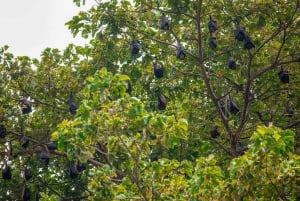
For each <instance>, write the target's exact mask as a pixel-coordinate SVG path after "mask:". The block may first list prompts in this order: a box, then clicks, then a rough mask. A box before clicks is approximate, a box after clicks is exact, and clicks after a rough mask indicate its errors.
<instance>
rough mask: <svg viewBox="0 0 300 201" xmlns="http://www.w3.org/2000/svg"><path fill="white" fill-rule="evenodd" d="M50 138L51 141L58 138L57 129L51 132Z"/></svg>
mask: <svg viewBox="0 0 300 201" xmlns="http://www.w3.org/2000/svg"><path fill="white" fill-rule="evenodd" d="M51 140H52V141H56V140H58V132H57V131H55V132H53V133H52V134H51Z"/></svg>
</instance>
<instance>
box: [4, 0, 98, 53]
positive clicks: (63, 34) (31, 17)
mask: <svg viewBox="0 0 300 201" xmlns="http://www.w3.org/2000/svg"><path fill="white" fill-rule="evenodd" d="M93 4H94V0H86V6H85V7H84V8H82V7H80V8H78V7H77V6H76V5H75V4H74V3H73V1H72V0H0V46H1V47H2V46H3V45H8V46H9V47H10V48H9V52H12V53H13V54H14V55H15V56H23V55H26V56H30V57H36V58H39V56H40V54H41V52H42V51H43V50H44V49H45V48H46V47H51V48H59V49H64V47H66V46H67V45H68V44H69V43H75V44H85V43H87V41H85V40H83V39H81V38H80V37H78V38H76V39H74V38H73V36H72V34H71V32H70V31H69V30H68V28H67V27H66V26H65V25H64V24H65V22H67V21H69V20H70V19H72V17H73V16H74V15H76V14H77V13H78V12H79V11H80V10H86V9H88V8H90V7H91V6H92V5H93Z"/></svg>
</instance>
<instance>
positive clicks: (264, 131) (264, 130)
mask: <svg viewBox="0 0 300 201" xmlns="http://www.w3.org/2000/svg"><path fill="white" fill-rule="evenodd" d="M257 132H259V133H260V134H265V133H266V128H265V127H263V126H258V128H257Z"/></svg>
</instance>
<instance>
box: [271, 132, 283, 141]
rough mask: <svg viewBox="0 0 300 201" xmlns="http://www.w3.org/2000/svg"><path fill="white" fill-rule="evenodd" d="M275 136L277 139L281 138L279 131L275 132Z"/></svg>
mask: <svg viewBox="0 0 300 201" xmlns="http://www.w3.org/2000/svg"><path fill="white" fill-rule="evenodd" d="M273 137H274V138H275V140H276V141H278V140H279V139H280V138H281V136H280V135H279V134H278V133H275V134H274V135H273Z"/></svg>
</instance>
